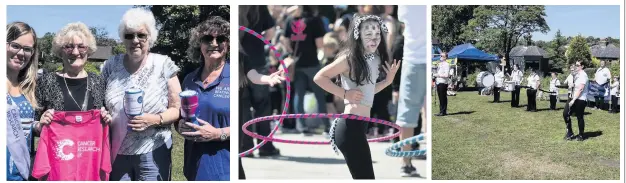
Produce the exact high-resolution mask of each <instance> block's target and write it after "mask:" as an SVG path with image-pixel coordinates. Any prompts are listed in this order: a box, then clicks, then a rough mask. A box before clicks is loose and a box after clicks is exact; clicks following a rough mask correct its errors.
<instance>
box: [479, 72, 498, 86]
mask: <svg viewBox="0 0 626 183" xmlns="http://www.w3.org/2000/svg"><path fill="white" fill-rule="evenodd" d="M476 83H478V86H479V87H491V86H493V85H494V84H495V77H493V74H491V73H489V72H486V71H483V72H480V73H478V76H476Z"/></svg>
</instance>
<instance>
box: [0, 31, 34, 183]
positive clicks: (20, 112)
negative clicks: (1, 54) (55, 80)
mask: <svg viewBox="0 0 626 183" xmlns="http://www.w3.org/2000/svg"><path fill="white" fill-rule="evenodd" d="M36 55H37V35H36V34H35V30H34V29H33V28H32V27H30V26H29V25H28V24H26V23H23V22H13V23H11V24H9V25H7V60H6V61H7V90H8V93H7V104H8V105H7V122H8V123H7V130H8V132H9V133H7V174H6V175H7V180H8V181H24V180H28V177H29V175H30V167H31V163H32V162H31V159H30V156H29V155H30V154H31V152H30V151H31V149H32V148H31V146H30V145H32V135H31V134H32V133H31V132H32V130H31V129H32V124H33V120H34V116H33V115H34V109H35V108H37V107H38V106H37V99H36V98H35V80H36V79H37V56H36Z"/></svg>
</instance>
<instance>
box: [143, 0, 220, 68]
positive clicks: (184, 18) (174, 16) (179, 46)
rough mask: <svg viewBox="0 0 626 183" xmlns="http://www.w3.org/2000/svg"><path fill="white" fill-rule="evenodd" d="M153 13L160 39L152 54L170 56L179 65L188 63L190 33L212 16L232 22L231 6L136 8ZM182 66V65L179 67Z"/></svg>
mask: <svg viewBox="0 0 626 183" xmlns="http://www.w3.org/2000/svg"><path fill="white" fill-rule="evenodd" d="M136 7H142V8H146V9H149V10H151V11H152V13H153V14H154V18H155V19H156V22H157V27H158V28H159V37H158V39H157V41H156V44H155V46H154V47H153V48H152V49H150V51H152V52H156V53H160V54H164V55H168V56H169V57H170V58H172V60H173V61H174V62H176V63H177V64H180V63H183V62H188V61H189V59H187V53H186V51H187V47H188V46H189V45H188V44H189V31H190V30H191V29H193V28H194V27H196V26H197V25H198V24H199V23H200V22H202V21H204V20H206V19H207V18H208V17H210V16H220V17H222V18H224V19H226V20H230V7H229V6H196V5H193V6H182V5H181V6H136ZM179 66H180V65H179Z"/></svg>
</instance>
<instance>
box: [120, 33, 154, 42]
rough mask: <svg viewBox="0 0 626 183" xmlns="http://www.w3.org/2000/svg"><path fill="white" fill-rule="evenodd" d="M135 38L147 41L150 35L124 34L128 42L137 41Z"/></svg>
mask: <svg viewBox="0 0 626 183" xmlns="http://www.w3.org/2000/svg"><path fill="white" fill-rule="evenodd" d="M135 37H136V38H137V39H139V40H140V41H145V40H146V39H147V38H148V34H144V33H137V34H124V39H126V40H133V39H135Z"/></svg>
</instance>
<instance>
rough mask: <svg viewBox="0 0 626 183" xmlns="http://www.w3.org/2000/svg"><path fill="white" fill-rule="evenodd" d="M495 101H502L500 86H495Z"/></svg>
mask: <svg viewBox="0 0 626 183" xmlns="http://www.w3.org/2000/svg"><path fill="white" fill-rule="evenodd" d="M493 102H500V87H494V88H493Z"/></svg>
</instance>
